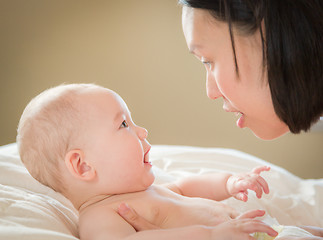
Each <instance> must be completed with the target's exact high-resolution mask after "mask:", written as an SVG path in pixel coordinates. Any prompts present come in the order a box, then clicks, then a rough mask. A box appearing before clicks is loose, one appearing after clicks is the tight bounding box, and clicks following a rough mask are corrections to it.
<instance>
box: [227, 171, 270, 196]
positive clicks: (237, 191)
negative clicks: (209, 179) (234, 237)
mask: <svg viewBox="0 0 323 240" xmlns="http://www.w3.org/2000/svg"><path fill="white" fill-rule="evenodd" d="M269 170H270V167H268V166H261V167H256V168H254V169H253V170H252V171H251V172H249V173H242V174H238V175H233V176H231V177H229V179H228V181H227V190H228V193H229V194H230V195H231V196H233V197H235V198H236V199H238V200H241V201H244V202H246V201H247V200H248V189H250V190H253V191H255V193H256V195H257V197H258V198H261V196H262V192H264V193H266V194H268V193H269V187H268V184H267V182H266V180H265V179H263V178H262V177H261V176H260V173H261V172H263V171H269Z"/></svg>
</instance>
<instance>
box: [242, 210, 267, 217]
mask: <svg viewBox="0 0 323 240" xmlns="http://www.w3.org/2000/svg"><path fill="white" fill-rule="evenodd" d="M265 213H266V212H265V211H264V210H260V209H256V210H250V211H247V212H245V213H242V214H240V215H239V216H238V217H237V219H246V218H256V217H262V216H264V215H265Z"/></svg>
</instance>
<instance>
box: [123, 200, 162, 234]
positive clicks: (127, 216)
mask: <svg viewBox="0 0 323 240" xmlns="http://www.w3.org/2000/svg"><path fill="white" fill-rule="evenodd" d="M118 213H119V215H120V216H121V217H122V218H123V219H124V220H126V221H127V222H128V223H129V224H130V225H131V226H132V227H133V228H134V229H136V231H137V232H138V231H143V230H151V229H158V227H157V226H155V225H153V224H151V223H150V222H148V221H147V220H146V219H144V218H142V217H141V216H139V215H138V214H137V213H136V211H135V210H133V209H132V208H130V207H129V206H128V205H127V204H126V203H121V204H120V205H119V208H118Z"/></svg>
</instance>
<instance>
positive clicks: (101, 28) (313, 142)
mask: <svg viewBox="0 0 323 240" xmlns="http://www.w3.org/2000/svg"><path fill="white" fill-rule="evenodd" d="M0 30H1V37H0V80H1V88H0V110H1V118H0V131H1V133H0V145H3V144H7V143H11V142H14V141H15V135H16V126H17V123H18V120H19V116H20V114H21V113H22V111H23V108H24V107H25V105H26V104H27V103H28V101H29V100H30V99H31V98H32V97H33V96H35V95H36V94H38V93H40V92H41V91H43V90H44V89H46V88H48V87H51V86H55V85H57V84H60V83H63V82H66V83H71V82H94V83H97V84H101V85H103V86H105V87H109V88H111V89H113V90H115V91H117V92H118V93H119V94H120V95H121V96H122V97H123V98H124V99H125V100H126V102H127V103H128V106H129V108H130V110H131V111H132V115H133V118H134V120H135V121H136V123H137V124H138V125H142V126H144V127H146V128H147V129H148V130H149V132H150V133H149V134H150V135H149V141H150V142H151V143H152V144H171V145H192V146H203V147H225V148H234V149H238V150H241V151H244V152H247V153H250V154H253V155H255V156H257V157H260V158H262V159H264V160H267V161H269V162H272V163H274V164H277V165H279V166H282V167H284V168H286V169H287V170H289V171H291V172H292V173H295V174H296V175H298V176H301V177H305V178H322V177H323V171H322V169H323V134H322V132H321V133H319V132H311V133H306V134H301V135H291V134H288V135H286V136H284V137H282V138H280V139H277V140H275V141H262V140H260V139H257V138H256V137H254V136H253V134H252V133H251V131H250V130H248V129H244V130H241V129H238V128H237V127H236V126H235V121H236V117H235V116H234V115H233V114H229V113H225V112H224V111H223V110H222V101H221V100H220V101H211V100H209V99H208V98H207V97H206V94H205V72H204V67H203V66H202V64H201V63H199V62H198V61H197V60H196V59H195V58H194V57H193V56H191V55H190V54H189V53H188V50H187V47H186V43H185V40H184V37H183V34H182V29H181V9H180V7H179V6H177V3H176V0H136V1H134V0H123V1H112V0H88V1H80V0H77V1H76V0H68V1H66V0H37V1H36V0H28V1H25V0H0ZM197 161H198V159H197Z"/></svg>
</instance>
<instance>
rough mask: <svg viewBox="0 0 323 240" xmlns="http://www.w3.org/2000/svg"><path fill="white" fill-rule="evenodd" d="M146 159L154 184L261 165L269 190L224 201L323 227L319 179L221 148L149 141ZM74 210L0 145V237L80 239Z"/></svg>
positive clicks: (8, 148) (13, 151)
mask: <svg viewBox="0 0 323 240" xmlns="http://www.w3.org/2000/svg"><path fill="white" fill-rule="evenodd" d="M150 159H151V161H152V163H153V169H154V172H155V175H156V181H155V184H161V183H166V182H170V181H173V180H176V179H177V178H180V177H184V176H190V175H194V174H202V173H206V172H221V171H226V172H231V173H239V172H244V171H250V170H251V169H252V168H253V167H255V166H259V165H270V166H271V167H272V170H271V171H270V172H265V173H263V174H262V175H263V176H264V177H265V178H266V180H267V181H268V183H269V186H270V194H268V195H265V196H264V197H263V198H262V199H257V198H256V197H255V194H253V193H252V192H251V193H250V194H249V195H250V196H249V201H248V202H247V203H243V202H241V201H238V200H235V199H233V198H231V199H228V200H225V202H226V203H227V204H229V205H231V206H233V207H235V208H237V209H238V210H240V211H246V210H249V209H255V208H258V209H265V210H266V211H267V213H268V214H269V215H270V216H272V217H274V218H276V220H277V221H278V222H279V223H280V224H283V225H314V226H320V227H323V209H322V206H323V179H316V180H304V179H301V178H298V177H296V176H295V175H293V174H291V173H289V172H288V171H286V170H284V169H282V168H280V167H278V166H275V165H273V164H270V163H268V162H265V161H263V160H261V159H259V158H256V157H253V156H251V155H248V154H245V153H242V152H240V151H236V150H233V149H220V148H197V147H189V146H167V145H153V146H152V149H151V151H150ZM77 226H78V213H77V211H76V210H75V209H74V208H73V206H72V204H71V203H70V202H69V200H67V199H66V198H65V197H64V196H62V195H61V194H59V193H56V192H55V191H53V190H51V189H50V188H48V187H46V186H43V185H42V184H40V183H38V182H37V181H36V180H34V179H33V178H32V177H31V176H30V175H29V173H28V171H27V170H26V169H25V167H24V166H23V164H22V163H21V161H20V159H19V155H18V153H17V146H16V144H15V143H14V144H9V145H5V146H1V147H0V239H6V240H16V239H17V240H18V239H19V240H20V239H24V240H38V239H39V240H40V239H41V240H43V239H46V240H51V239H53V240H54V239H55V240H72V239H74V240H75V239H78V230H77Z"/></svg>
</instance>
